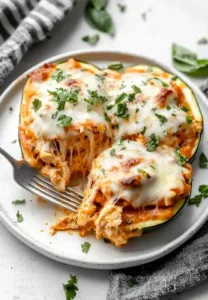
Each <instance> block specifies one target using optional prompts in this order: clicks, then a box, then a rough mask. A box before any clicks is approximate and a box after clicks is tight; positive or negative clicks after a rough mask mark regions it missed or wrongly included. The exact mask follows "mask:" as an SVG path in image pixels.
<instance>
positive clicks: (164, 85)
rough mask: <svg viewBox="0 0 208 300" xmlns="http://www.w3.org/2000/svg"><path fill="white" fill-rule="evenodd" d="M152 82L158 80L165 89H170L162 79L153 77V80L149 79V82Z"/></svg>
mask: <svg viewBox="0 0 208 300" xmlns="http://www.w3.org/2000/svg"><path fill="white" fill-rule="evenodd" d="M150 80H158V81H160V82H161V84H162V86H163V87H169V85H168V84H167V83H166V82H164V81H162V80H161V79H160V78H157V77H152V78H148V79H147V81H150Z"/></svg>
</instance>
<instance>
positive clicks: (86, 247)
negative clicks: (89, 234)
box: [81, 242, 91, 253]
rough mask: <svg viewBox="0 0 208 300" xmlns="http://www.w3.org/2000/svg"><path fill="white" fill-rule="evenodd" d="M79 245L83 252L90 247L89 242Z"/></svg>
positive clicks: (86, 251)
mask: <svg viewBox="0 0 208 300" xmlns="http://www.w3.org/2000/svg"><path fill="white" fill-rule="evenodd" d="M81 247H82V252H83V253H88V251H89V249H90V247H91V244H90V243H88V242H84V244H82V245H81Z"/></svg>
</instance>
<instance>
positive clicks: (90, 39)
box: [82, 34, 100, 46]
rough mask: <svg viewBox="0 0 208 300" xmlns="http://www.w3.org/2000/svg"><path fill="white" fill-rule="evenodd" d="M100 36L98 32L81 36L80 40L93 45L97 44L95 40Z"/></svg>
mask: <svg viewBox="0 0 208 300" xmlns="http://www.w3.org/2000/svg"><path fill="white" fill-rule="evenodd" d="M99 39H100V36H99V35H98V34H94V35H91V36H90V35H85V36H83V38H82V40H83V41H84V42H86V43H88V44H89V45H91V46H94V45H96V44H97V42H98V41H99Z"/></svg>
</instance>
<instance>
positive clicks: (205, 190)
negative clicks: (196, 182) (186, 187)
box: [189, 184, 208, 207]
mask: <svg viewBox="0 0 208 300" xmlns="http://www.w3.org/2000/svg"><path fill="white" fill-rule="evenodd" d="M198 191H199V192H200V194H199V195H196V196H195V197H193V198H191V199H189V205H193V204H195V205H196V206H197V207H198V206H199V204H200V203H201V201H202V198H207V197H208V185H206V184H202V185H200V186H199V189H198Z"/></svg>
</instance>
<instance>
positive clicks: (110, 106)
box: [106, 104, 114, 110]
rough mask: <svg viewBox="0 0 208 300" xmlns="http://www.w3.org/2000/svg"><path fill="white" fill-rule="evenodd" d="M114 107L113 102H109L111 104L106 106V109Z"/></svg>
mask: <svg viewBox="0 0 208 300" xmlns="http://www.w3.org/2000/svg"><path fill="white" fill-rule="evenodd" d="M113 107H114V104H111V105H108V106H107V107H106V108H107V110H110V109H112V108H113Z"/></svg>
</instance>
